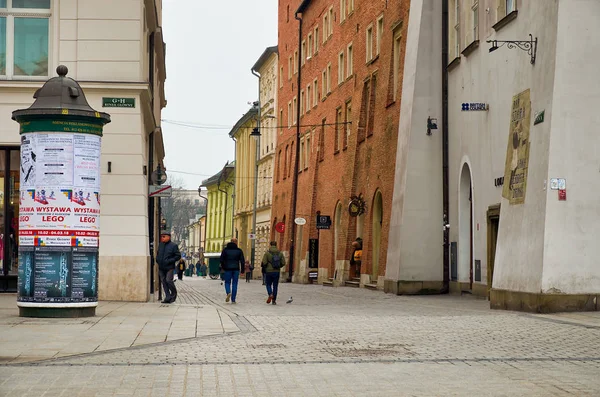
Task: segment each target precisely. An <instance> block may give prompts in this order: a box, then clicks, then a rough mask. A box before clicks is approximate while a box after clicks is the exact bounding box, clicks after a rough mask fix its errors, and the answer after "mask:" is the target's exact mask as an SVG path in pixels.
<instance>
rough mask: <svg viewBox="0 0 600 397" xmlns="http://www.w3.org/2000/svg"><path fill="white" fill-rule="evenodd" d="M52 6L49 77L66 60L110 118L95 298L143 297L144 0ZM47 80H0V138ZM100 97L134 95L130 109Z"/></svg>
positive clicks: (64, 0) (146, 261)
mask: <svg viewBox="0 0 600 397" xmlns="http://www.w3.org/2000/svg"><path fill="white" fill-rule="evenodd" d="M52 4H53V8H52V16H51V17H50V27H51V28H50V29H51V32H50V61H49V73H50V76H49V77H52V76H55V75H56V73H55V69H56V66H57V65H59V64H63V65H66V66H67V67H68V68H69V74H68V77H71V78H74V79H76V80H78V81H79V82H80V83H81V86H82V88H83V90H84V92H85V95H86V97H87V100H88V102H89V104H90V106H92V108H94V109H96V110H98V111H102V112H107V113H109V114H110V115H111V120H112V122H111V123H110V124H108V125H107V126H106V127H105V128H104V137H103V139H102V155H101V177H102V180H101V195H102V200H101V218H100V224H101V234H100V262H99V298H100V299H107V300H132V301H147V300H148V299H149V297H150V295H149V294H150V256H149V255H150V252H149V244H148V238H149V236H148V197H147V195H148V180H147V177H146V176H145V175H144V174H143V167H144V166H145V165H147V164H148V158H147V154H148V141H147V136H148V133H150V132H152V131H153V130H154V129H155V127H156V126H155V124H154V121H155V120H160V114H158V115H156V114H155V115H154V117H152V116H153V115H152V109H151V105H150V95H151V94H150V92H149V90H148V88H149V87H148V84H147V81H148V71H147V65H148V54H147V48H146V42H147V35H148V32H147V31H146V32H145V31H144V28H145V24H144V15H145V12H144V1H143V0H105V1H103V2H102V6H99V4H98V2H97V1H94V0H54V1H53V2H52ZM47 79H48V77H46V78H41V79H38V80H36V81H0V144H5V145H15V146H16V145H18V142H19V138H18V124H17V123H15V122H13V121H11V120H10V115H11V112H12V111H13V110H16V109H19V108H26V107H29V106H30V105H31V103H33V93H34V91H35V90H36V89H37V88H39V87H40V86H41V85H42V84H43V83H44V82H45V80H47ZM157 95H158V92H157ZM103 97H119V98H134V99H135V108H103V107H102V98H103ZM157 102H159V101H157ZM159 106H160V105H159ZM159 110H160V108H159ZM161 142H162V140H161ZM159 153H162V148H161V149H160V151H157V152H155V164H156V161H157V160H160V159H157V158H156V157H158V155H159ZM108 162H111V163H112V172H110V173H108Z"/></svg>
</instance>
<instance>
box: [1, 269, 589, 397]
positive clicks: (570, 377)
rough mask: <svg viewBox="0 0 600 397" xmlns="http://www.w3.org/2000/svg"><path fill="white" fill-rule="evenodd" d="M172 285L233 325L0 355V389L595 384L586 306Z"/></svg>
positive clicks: (341, 391) (337, 390) (550, 392)
mask: <svg viewBox="0 0 600 397" xmlns="http://www.w3.org/2000/svg"><path fill="white" fill-rule="evenodd" d="M177 285H178V287H179V289H180V291H181V292H180V299H179V301H178V303H180V304H181V305H182V306H193V305H211V306H214V307H216V309H217V310H218V311H219V313H220V315H221V317H223V316H226V317H229V318H231V320H232V321H233V323H234V324H235V325H236V326H237V327H238V328H239V332H233V333H225V334H219V335H215V336H208V337H198V338H192V339H185V340H180V341H177V340H176V341H169V342H164V343H156V344H152V345H143V346H133V347H128V348H123V349H115V350H106V351H97V352H92V353H88V354H81V355H76V356H66V357H60V358H54V359H49V360H45V361H37V362H34V363H26V364H19V365H10V364H9V365H5V366H0V396H21V395H31V396H40V395H47V396H55V395H68V396H76V395H80V396H90V395H97V396H109V395H136V396H146V395H157V396H164V395H173V396H179V395H190V396H194V395H203V396H232V395H233V396H270V395H272V396H316V395H318V396H336V395H339V396H354V395H356V396H383V395H400V396H448V395H456V396H463V395H478V396H485V395H489V396H523V395H527V396H529V395H531V396H566V395H570V396H596V395H599V394H600V379H599V378H598V376H597V373H598V371H599V370H600V355H599V354H598V351H599V349H600V316H599V315H598V314H596V313H576V314H568V315H567V314H564V315H560V314H559V315H546V316H542V315H531V314H525V313H515V312H504V311H490V310H489V309H488V302H487V301H483V300H477V299H474V298H471V297H453V296H421V297H407V296H394V295H387V294H383V293H382V292H376V291H368V290H364V289H354V288H331V287H322V286H317V285H295V284H282V285H281V286H280V287H281V288H280V296H279V299H278V305H276V306H273V305H267V304H265V302H264V299H266V293H265V292H264V289H263V288H264V287H263V286H262V285H261V282H260V281H259V280H253V281H252V282H251V283H250V284H247V283H244V282H240V291H239V294H238V299H237V301H238V303H237V304H236V305H231V304H229V303H225V293H224V292H223V290H222V288H223V287H222V286H221V285H220V282H219V281H216V280H204V279H197V278H193V279H191V280H190V279H189V278H186V279H185V280H184V281H183V282H180V281H178V282H177ZM289 297H293V302H292V303H291V304H286V303H285V301H286V300H287V299H288V298H289ZM153 305H160V304H158V303H154V304H153ZM32 374H35V375H34V376H32ZM44 393H45V394H44ZM61 393H62V394H61Z"/></svg>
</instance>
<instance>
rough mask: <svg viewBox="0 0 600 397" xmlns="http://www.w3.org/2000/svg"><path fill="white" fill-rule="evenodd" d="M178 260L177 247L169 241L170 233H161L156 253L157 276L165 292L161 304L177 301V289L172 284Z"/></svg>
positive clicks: (179, 256) (173, 283)
mask: <svg viewBox="0 0 600 397" xmlns="http://www.w3.org/2000/svg"><path fill="white" fill-rule="evenodd" d="M180 259H181V253H180V252H179V247H178V246H177V244H175V243H174V242H172V241H171V233H169V232H167V231H162V232H161V233H160V244H159V245H158V253H157V254H156V263H158V275H159V277H160V282H161V283H162V286H163V289H164V291H165V299H164V300H163V301H162V302H161V303H173V302H175V300H176V299H177V288H175V282H173V273H174V272H175V265H176V264H177V262H178V261H179V260H180Z"/></svg>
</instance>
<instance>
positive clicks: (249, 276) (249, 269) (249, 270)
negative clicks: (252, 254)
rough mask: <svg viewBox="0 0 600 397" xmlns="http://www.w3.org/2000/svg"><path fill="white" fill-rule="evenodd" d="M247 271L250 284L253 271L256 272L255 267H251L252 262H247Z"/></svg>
mask: <svg viewBox="0 0 600 397" xmlns="http://www.w3.org/2000/svg"><path fill="white" fill-rule="evenodd" d="M244 267H245V271H246V282H247V283H249V282H250V280H252V271H253V270H254V267H253V266H252V265H250V261H248V260H247V261H246V263H245V266H244Z"/></svg>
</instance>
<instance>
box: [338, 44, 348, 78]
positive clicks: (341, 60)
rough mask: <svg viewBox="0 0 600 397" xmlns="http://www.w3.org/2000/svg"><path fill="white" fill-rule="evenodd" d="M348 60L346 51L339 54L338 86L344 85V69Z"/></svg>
mask: <svg viewBox="0 0 600 397" xmlns="http://www.w3.org/2000/svg"><path fill="white" fill-rule="evenodd" d="M345 63H346V60H345V59H344V51H342V52H340V53H339V54H338V84H342V83H343V82H344V76H345V74H344V67H345V66H346V65H345Z"/></svg>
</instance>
